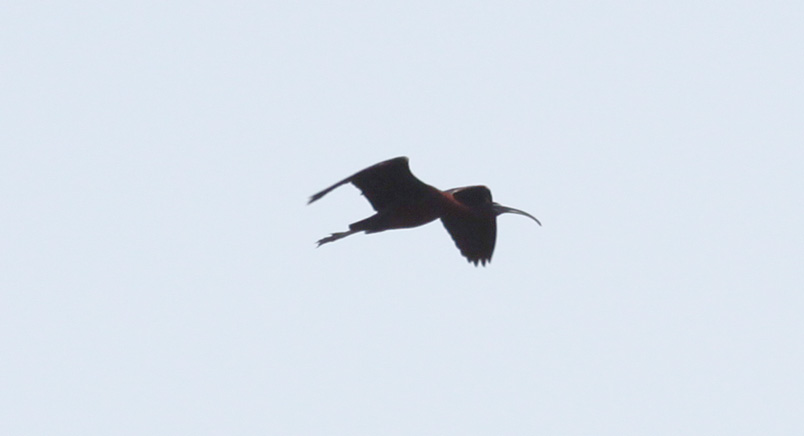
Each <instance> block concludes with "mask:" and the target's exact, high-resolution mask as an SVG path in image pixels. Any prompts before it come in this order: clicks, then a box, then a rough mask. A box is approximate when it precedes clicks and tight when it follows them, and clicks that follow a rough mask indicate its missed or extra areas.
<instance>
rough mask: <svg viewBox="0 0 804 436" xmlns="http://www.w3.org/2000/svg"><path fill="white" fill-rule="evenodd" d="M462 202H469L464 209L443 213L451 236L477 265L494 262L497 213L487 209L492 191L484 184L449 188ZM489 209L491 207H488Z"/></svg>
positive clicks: (445, 225)
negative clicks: (487, 211) (488, 211)
mask: <svg viewBox="0 0 804 436" xmlns="http://www.w3.org/2000/svg"><path fill="white" fill-rule="evenodd" d="M449 193H450V194H452V197H453V198H454V199H455V200H456V201H457V202H459V203H461V204H463V205H465V206H467V208H466V209H465V210H464V211H462V212H459V211H454V212H452V213H447V214H444V216H442V217H441V222H442V223H443V224H444V227H445V228H446V229H447V231H448V232H449V234H450V236H452V240H453V241H455V245H456V246H458V249H459V250H461V254H462V255H463V256H464V257H466V259H468V260H469V262H473V263H474V264H475V265H477V264H478V262H480V263H481V264H483V265H484V266H485V265H486V262H491V255H492V254H493V253H494V243H495V241H496V240H497V217H496V215H495V214H494V213H484V212H483V211H484V210H485V209H486V208H490V207H491V191H489V189H488V188H486V187H485V186H472V187H468V188H459V189H453V190H450V191H449ZM489 210H490V209H489Z"/></svg>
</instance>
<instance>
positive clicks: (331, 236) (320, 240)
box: [318, 230, 355, 247]
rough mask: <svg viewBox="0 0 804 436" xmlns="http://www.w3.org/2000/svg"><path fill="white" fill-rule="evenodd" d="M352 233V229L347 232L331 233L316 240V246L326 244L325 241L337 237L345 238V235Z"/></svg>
mask: <svg viewBox="0 0 804 436" xmlns="http://www.w3.org/2000/svg"><path fill="white" fill-rule="evenodd" d="M354 233H355V231H354V230H349V231H348V232H338V233H333V234H331V235H329V236H327V237H326V238H322V239H319V240H318V246H319V247H320V246H322V245H324V244H326V243H327V242H333V241H337V240H338V239H341V238H345V237H347V236H349V235H351V234H354Z"/></svg>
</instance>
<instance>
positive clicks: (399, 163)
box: [307, 157, 427, 211]
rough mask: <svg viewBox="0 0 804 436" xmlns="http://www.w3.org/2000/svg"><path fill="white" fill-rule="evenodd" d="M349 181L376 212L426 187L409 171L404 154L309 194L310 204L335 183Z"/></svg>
mask: <svg viewBox="0 0 804 436" xmlns="http://www.w3.org/2000/svg"><path fill="white" fill-rule="evenodd" d="M346 183H351V184H353V185H355V186H356V187H357V188H358V189H360V191H361V192H363V195H365V196H366V198H367V199H368V201H369V203H371V207H373V208H374V210H376V211H379V210H381V209H383V208H385V207H386V206H388V205H389V204H391V203H394V202H395V201H397V200H399V199H400V198H405V197H410V196H414V195H417V194H419V193H420V192H422V191H425V190H427V185H425V184H424V183H423V182H422V181H421V180H419V179H417V178H416V176H414V175H413V173H411V172H410V167H409V166H408V158H407V157H397V158H394V159H390V160H387V161H384V162H380V163H378V164H376V165H373V166H370V167H368V168H366V169H364V170H363V171H360V172H358V173H355V174H353V175H351V176H349V177H347V178H345V179H343V180H341V181H340V182H338V183H336V184H334V185H332V186H330V187H329V188H327V189H324V190H323V191H321V192H319V193H317V194H315V195H313V196H312V197H310V201H309V202H308V203H307V204H310V203H312V202H314V201H316V200H318V199H319V198H321V197H323V196H325V195H327V194H328V193H329V192H330V191H332V190H333V189H335V188H337V187H338V186H341V185H344V184H346Z"/></svg>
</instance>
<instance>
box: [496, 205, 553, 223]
mask: <svg viewBox="0 0 804 436" xmlns="http://www.w3.org/2000/svg"><path fill="white" fill-rule="evenodd" d="M492 207H493V208H494V213H496V214H497V215H501V214H504V213H515V214H517V215H525V216H526V217H528V218H530V219H532V220H533V221H536V224H538V225H542V223H541V222H539V220H537V219H536V217H535V216H533V215H531V214H529V213H527V212H525V211H524V210H519V209H514V208H513V207H508V206H503V205H501V204H499V203H494V204H493V206H492Z"/></svg>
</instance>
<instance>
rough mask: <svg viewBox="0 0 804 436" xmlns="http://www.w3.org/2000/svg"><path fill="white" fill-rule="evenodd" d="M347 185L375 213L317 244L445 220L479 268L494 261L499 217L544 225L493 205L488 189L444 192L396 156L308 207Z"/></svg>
mask: <svg viewBox="0 0 804 436" xmlns="http://www.w3.org/2000/svg"><path fill="white" fill-rule="evenodd" d="M346 183H352V184H353V185H355V186H356V187H357V188H358V189H360V190H361V191H362V192H363V195H365V197H366V198H367V199H368V201H369V203H371V207H373V208H374V210H375V211H377V213H375V214H374V215H372V216H370V217H368V218H366V219H364V220H362V221H358V222H356V223H354V224H351V225H349V230H348V231H346V232H339V233H333V234H331V235H330V236H327V237H326V238H323V239H320V240H319V241H318V246H319V247H320V246H321V245H323V244H326V243H328V242H333V241H337V240H338V239H341V238H345V237H346V236H349V235H351V234H354V233H357V232H366V233H378V232H382V231H385V230H392V229H405V228H410V227H418V226H421V225H424V224H427V223H429V222H431V221H434V220H436V219H439V218H440V219H441V222H442V223H443V224H444V227H445V228H446V229H447V231H448V232H449V234H450V236H452V239H453V240H454V241H455V245H457V246H458V249H459V250H460V251H461V254H462V255H464V256H465V257H466V259H468V261H469V262H473V263H474V264H475V266H477V264H478V262H479V263H481V264H483V265H484V266H485V265H486V262H491V255H492V254H493V253H494V242H495V240H496V239H497V215H500V214H503V213H516V214H519V215H525V216H526V217H528V218H531V219H532V220H534V221H536V223H538V224H539V225H541V223H540V222H539V220H538V219H536V218H535V217H533V216H532V215H530V214H529V213H527V212H523V211H521V210H518V209H514V208H511V207H506V206H502V205H500V204H497V203H494V202H493V201H491V191H489V188H487V187H485V186H468V187H464V188H455V189H450V190H447V191H441V190H439V189H437V188H434V187H432V186H430V185H427V184H425V183H424V182H422V181H421V180H419V179H417V178H416V177H415V176H414V175H413V174H412V173H411V172H410V167H409V166H408V158H407V157H397V158H394V159H390V160H387V161H384V162H380V163H378V164H376V165H373V166H371V167H368V168H366V169H364V170H363V171H360V172H358V173H355V174H353V175H351V176H349V177H347V178H345V179H343V180H341V181H340V182H338V183H336V184H334V185H332V186H330V187H329V188H327V189H324V190H323V191H321V192H319V193H317V194H315V195H313V196H312V197H310V201H309V202H308V204H310V203H312V202H314V201H316V200H318V199H319V198H321V197H323V196H325V195H327V193H329V192H330V191H332V190H333V189H335V188H337V187H338V186H341V185H344V184H346Z"/></svg>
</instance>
